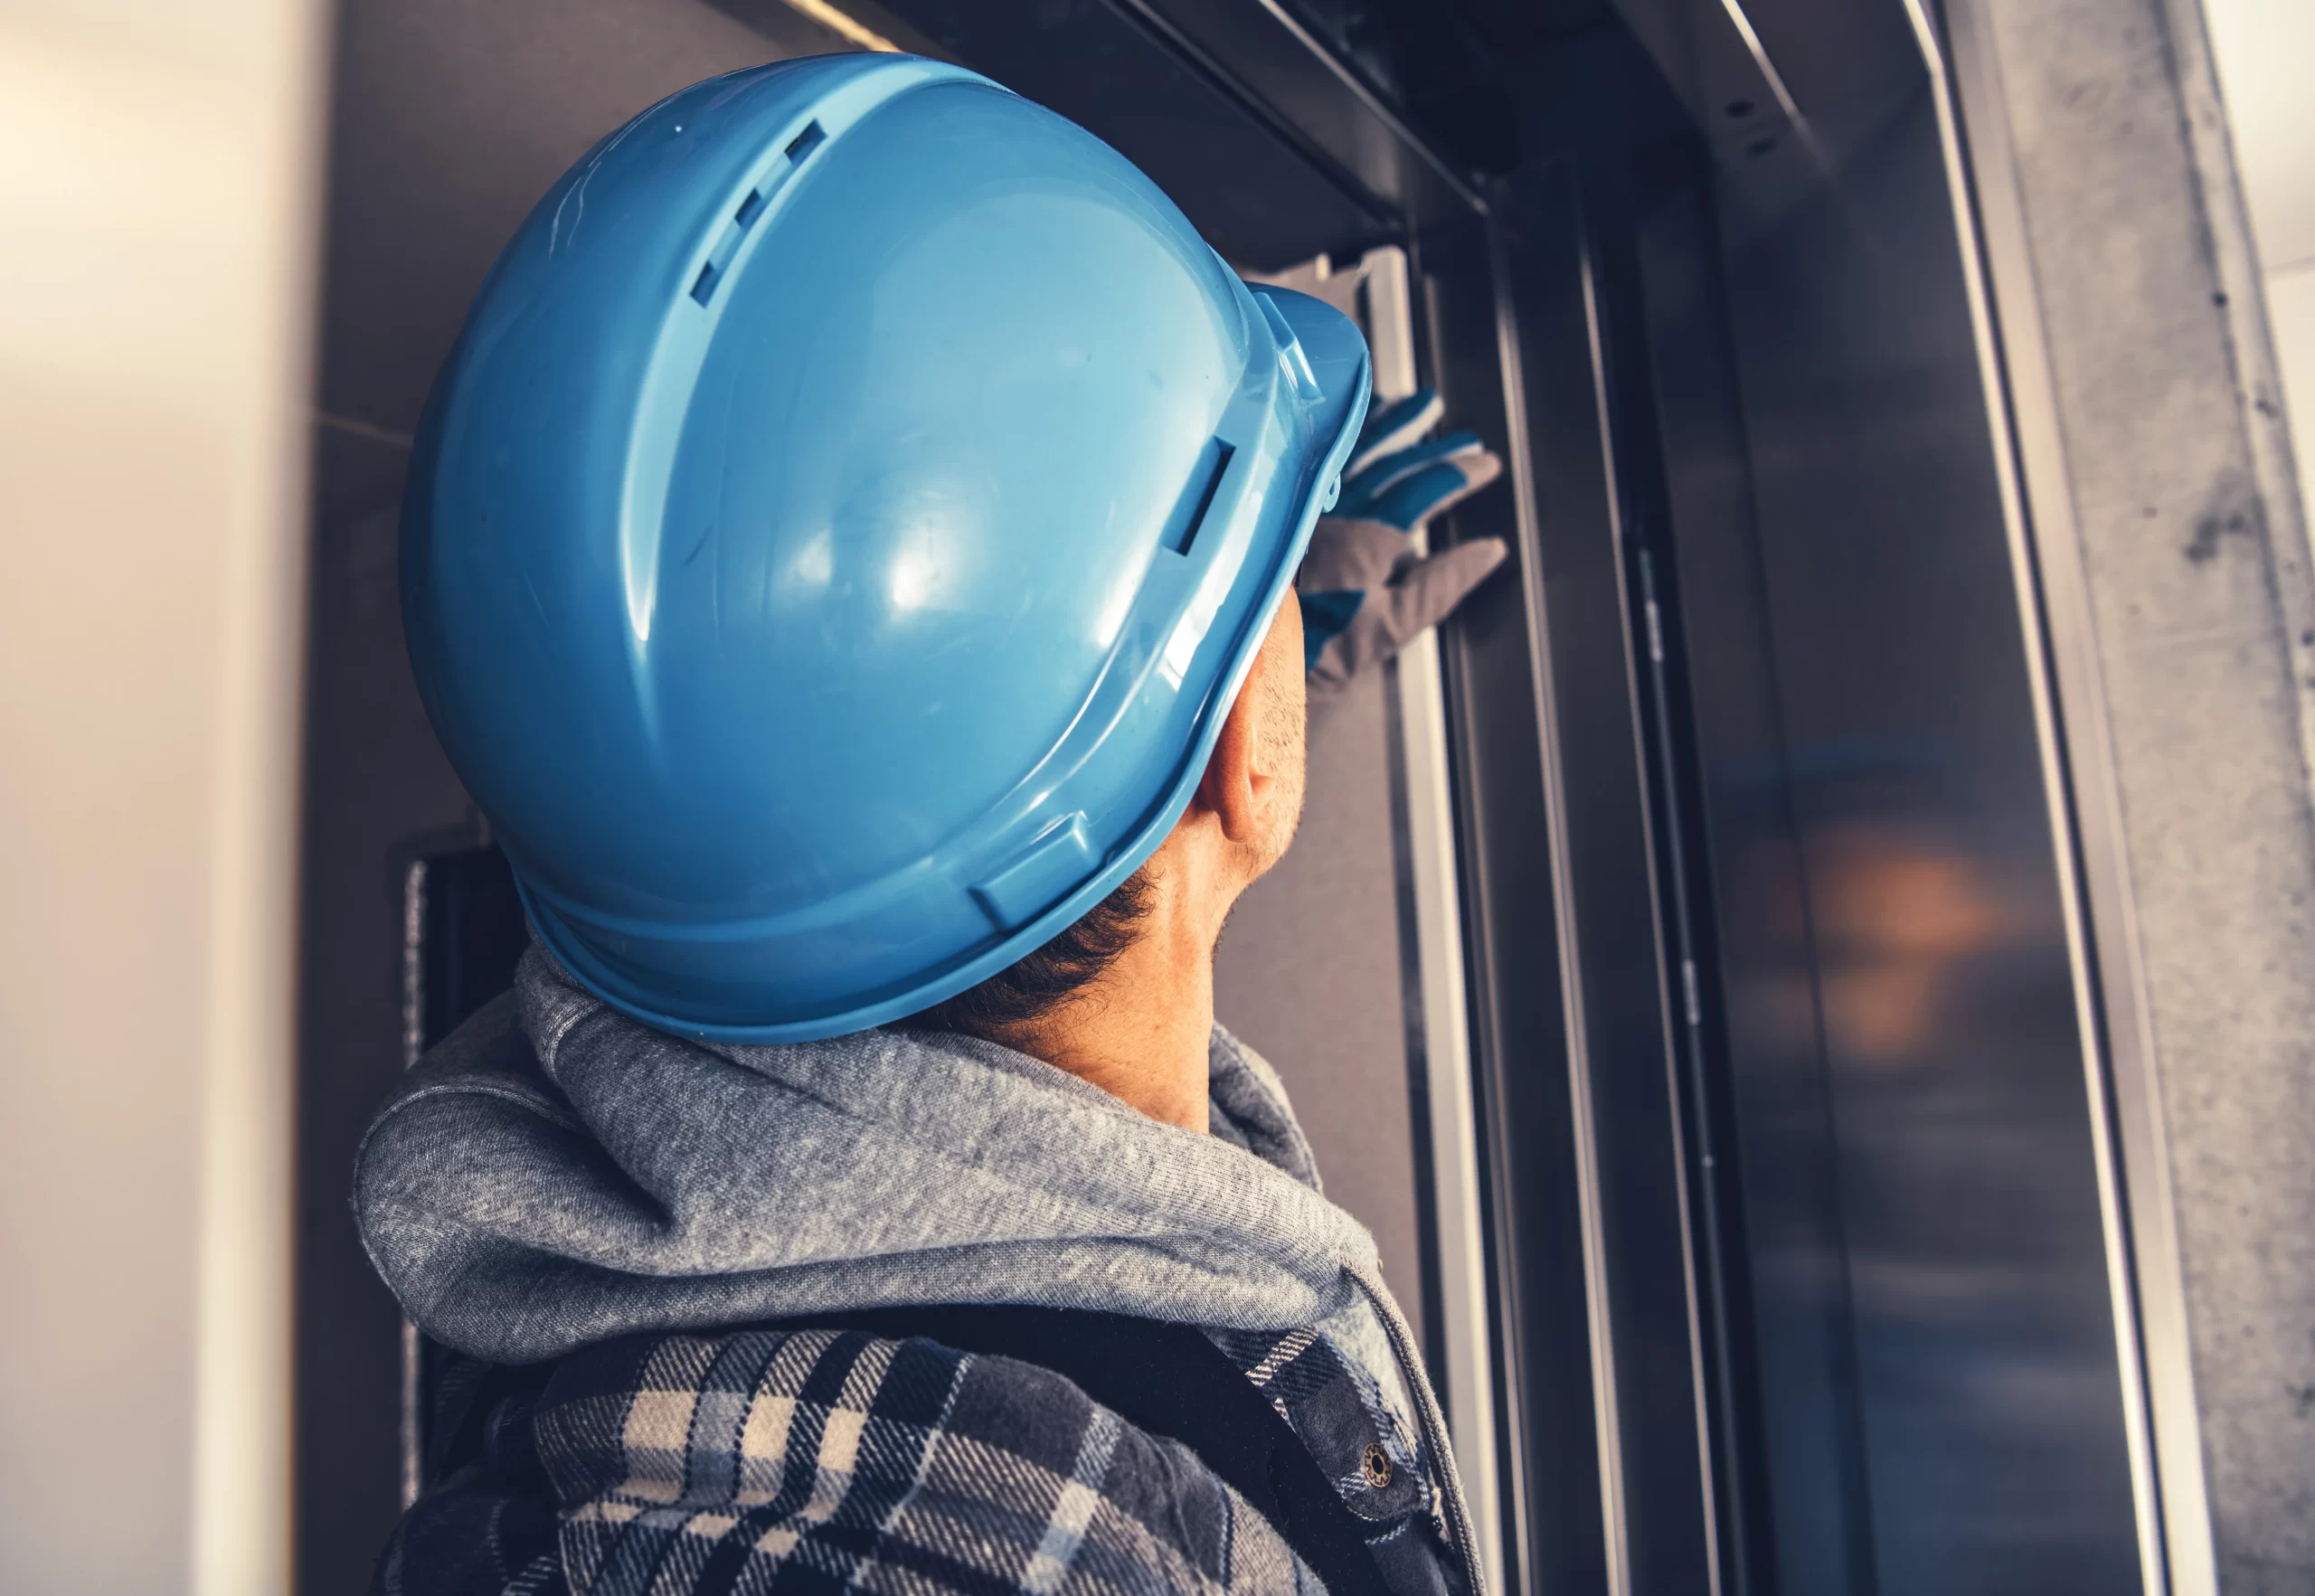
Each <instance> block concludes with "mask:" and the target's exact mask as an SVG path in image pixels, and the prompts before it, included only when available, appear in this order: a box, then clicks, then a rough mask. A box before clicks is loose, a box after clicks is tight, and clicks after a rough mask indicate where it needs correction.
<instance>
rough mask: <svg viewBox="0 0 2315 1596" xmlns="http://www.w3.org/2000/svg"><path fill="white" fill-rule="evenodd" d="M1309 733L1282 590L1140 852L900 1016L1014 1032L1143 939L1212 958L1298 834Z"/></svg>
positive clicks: (937, 1026) (1100, 977) (991, 1032)
mask: <svg viewBox="0 0 2315 1596" xmlns="http://www.w3.org/2000/svg"><path fill="white" fill-rule="evenodd" d="M1306 731H1307V725H1306V718H1305V704H1304V698H1303V674H1302V614H1301V609H1300V607H1299V605H1297V604H1295V603H1294V602H1293V600H1292V598H1291V596H1289V598H1288V600H1287V602H1285V603H1283V604H1280V606H1279V610H1278V617H1277V619H1275V620H1273V621H1272V622H1271V628H1270V632H1269V635H1268V636H1267V637H1264V638H1263V640H1262V646H1261V651H1260V652H1259V653H1257V654H1256V655H1255V656H1254V663H1253V666H1252V669H1251V670H1250V671H1249V672H1248V673H1247V675H1246V680H1245V685H1243V687H1241V688H1240V689H1239V692H1238V697H1237V701H1236V703H1234V704H1232V705H1231V708H1230V713H1229V715H1228V717H1227V718H1226V719H1225V720H1224V722H1223V726H1222V735H1221V738H1220V740H1219V741H1216V742H1215V744H1214V755H1213V757H1212V758H1211V759H1209V760H1207V761H1206V767H1205V779H1203V780H1201V781H1200V782H1199V783H1198V787H1197V791H1196V793H1195V796H1193V797H1192V798H1191V799H1190V805H1189V807H1188V808H1187V809H1186V810H1185V811H1184V812H1183V815H1182V817H1181V819H1180V820H1179V821H1178V822H1176V824H1175V826H1174V829H1173V831H1172V832H1171V834H1169V835H1168V836H1167V838H1166V840H1165V842H1164V843H1163V844H1161V845H1159V846H1158V851H1157V852H1156V853H1155V854H1153V855H1150V857H1149V860H1148V863H1147V864H1144V865H1142V867H1141V868H1140V869H1139V870H1137V871H1135V872H1134V873H1133V874H1131V875H1129V876H1128V877H1127V878H1126V880H1125V882H1124V883H1123V884H1122V885H1120V887H1119V888H1118V889H1117V890H1116V891H1115V892H1111V893H1110V895H1109V896H1108V897H1107V898H1105V899H1103V900H1102V901H1101V902H1100V903H1098V904H1096V905H1095V906H1094V907H1093V909H1092V910H1091V911H1090V912H1088V913H1087V914H1086V915H1085V916H1084V918H1082V919H1081V920H1079V921H1077V922H1076V923H1075V924H1073V925H1072V926H1070V927H1069V928H1068V929H1067V930H1064V931H1063V932H1062V933H1061V934H1060V935H1059V936H1057V937H1055V938H1054V939H1053V940H1051V941H1049V942H1047V943H1045V944H1044V946H1043V947H1042V948H1039V949H1037V950H1036V951H1035V952H1034V953H1031V954H1030V955H1029V956H1028V957H1027V958H1025V959H1021V960H1020V961H1019V962H1017V963H1016V964H1013V965H1011V966H1009V967H1007V968H1005V969H1002V970H1000V971H998V972H997V974H996V975H994V976H991V977H989V978H988V979H987V980H986V981H983V982H982V983H981V984H980V985H978V987H969V988H967V989H966V990H965V991H962V992H959V994H958V995H957V996H954V997H951V998H950V999H949V1000H948V1001H947V1002H945V1003H940V1004H935V1005H934V1006H932V1007H931V1008H928V1009H925V1010H923V1011H922V1012H921V1013H919V1014H915V1015H911V1016H909V1018H908V1019H906V1020H904V1021H902V1024H903V1025H907V1026H909V1027H911V1028H912V1029H926V1030H943V1031H963V1032H966V1033H968V1034H972V1035H976V1036H985V1037H988V1038H990V1039H992V1040H1000V1041H1001V1040H1006V1039H1008V1038H1017V1037H1018V1036H1019V1035H1020V1034H1021V1033H1022V1032H1023V1031H1024V1030H1025V1029H1032V1028H1035V1027H1036V1026H1038V1025H1041V1024H1043V1023H1044V1022H1047V1021H1049V1020H1051V1019H1054V1018H1055V1017H1057V1016H1058V1017H1064V1018H1065V1017H1066V1016H1065V1015H1064V1014H1063V1011H1065V1010H1066V1009H1068V1008H1069V1007H1071V1006H1072V1005H1077V1004H1082V1003H1083V1002H1085V1001H1086V1000H1088V999H1089V998H1091V997H1093V996H1096V995H1097V993H1098V992H1099V990H1100V988H1101V986H1102V984H1103V982H1104V978H1105V977H1110V976H1111V975H1112V972H1114V971H1115V970H1116V969H1117V968H1118V967H1119V965H1120V961H1121V960H1123V959H1125V958H1126V956H1127V955H1128V954H1129V953H1130V952H1131V951H1132V949H1134V947H1135V946H1136V944H1137V943H1139V942H1140V941H1142V940H1145V939H1147V938H1150V937H1153V936H1167V935H1186V936H1188V937H1190V938H1193V939H1202V942H1203V949H1202V951H1203V953H1204V954H1205V956H1207V957H1211V955H1212V953H1213V950H1214V942H1215V940H1217V939H1218V938H1219V937H1220V936H1221V934H1222V927H1223V922H1224V921H1226V920H1227V919H1228V918H1229V914H1230V910H1231V908H1232V906H1233V904H1235V903H1236V902H1237V901H1238V895H1239V894H1240V893H1241V892H1244V891H1245V890H1246V888H1247V887H1249V886H1251V885H1252V884H1253V883H1254V882H1255V881H1257V880H1258V879H1260V878H1261V875H1262V874H1263V873H1264V872H1266V871H1268V870H1269V869H1270V867H1271V865H1273V864H1277V863H1278V862H1279V860H1280V859H1281V858H1283V857H1284V856H1285V854H1286V850H1287V848H1288V846H1289V845H1290V844H1291V843H1292V842H1293V840H1294V828H1295V826H1296V825H1297V824H1298V823H1299V821H1300V819H1301V817H1302V789H1303V776H1304V771H1305V753H1306V751H1305V737H1306Z"/></svg>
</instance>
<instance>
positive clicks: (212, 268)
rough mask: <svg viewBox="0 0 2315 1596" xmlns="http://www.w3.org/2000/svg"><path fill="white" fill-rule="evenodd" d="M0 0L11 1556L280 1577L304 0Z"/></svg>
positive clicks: (3, 1327) (303, 265) (1, 761)
mask: <svg viewBox="0 0 2315 1596" xmlns="http://www.w3.org/2000/svg"><path fill="white" fill-rule="evenodd" d="M318 14H319V8H318V7H317V6H316V5H309V4H307V0H208V3H207V4H203V5H194V6H187V5H170V4H165V3H164V0H0V684H5V687H0V882H5V883H6V886H7V895H8V902H7V911H6V913H5V917H0V1590H5V1591H11V1592H15V1591H23V1592H27V1593H31V1592H39V1593H40V1596H62V1593H71V1592H113V1591H118V1592H123V1593H130V1592H134V1593H135V1596H156V1593H159V1592H171V1591H201V1592H204V1593H213V1596H229V1593H230V1596H271V1593H273V1592H279V1591H285V1590H286V1589H287V1584H286V1568H287V1557H286V1554H287V1541H288V1533H287V1523H288V1517H287V1507H288V1494H287V1479H288V1372H289V1367H290V1356H289V1336H288V1238H289V1222H288V1151H289V1149H288V1081H289V1072H288V1061H289V1035H290V1008H289V989H290V988H289V971H290V942H291V913H290V909H291V903H292V888H293V877H292V873H291V860H292V854H291V849H292V846H293V845H294V841H295V828H296V816H297V807H296V796H297V741H296V711H297V707H298V683H299V678H300V656H299V650H298V627H299V624H300V621H299V618H300V615H301V613H302V608H303V600H304V590H303V573H302V560H303V556H302V546H303V533H302V519H303V517H302V505H301V498H302V490H301V488H300V486H299V479H300V476H301V470H300V462H301V459H302V444H301V441H300V435H299V433H298V429H297V420H298V412H299V411H300V410H301V408H302V402H303V396H304V393H305V392H306V390H307V386H308V378H307V361H306V354H305V344H306V341H307V323H308V321H309V319H310V318H309V315H308V310H307V304H308V294H307V278H308V276H309V267H308V260H309V257H310V256H311V254H312V236H311V235H312V231H313V230H312V226H311V222H310V217H311V214H312V208H311V205H310V203H309V190H310V177H311V156H312V154H313V151H312V142H313V141H312V137H311V129H312V127H314V126H315V125H316V121H315V118H314V114H313V113H314V111H315V109H317V108H316V107H315V105H314V103H313V101H314V93H315V85H316V84H317V81H318V79H317V70H316V69H317V61H318V52H317V45H318V43H319V40H318V38H317V32H318V29H317V20H316V19H317V15H318Z"/></svg>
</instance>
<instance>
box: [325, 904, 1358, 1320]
mask: <svg viewBox="0 0 2315 1596" xmlns="http://www.w3.org/2000/svg"><path fill="white" fill-rule="evenodd" d="M1210 1065H1211V1072H1212V1074H1211V1088H1210V1090H1211V1094H1212V1100H1213V1113H1214V1134H1212V1135H1207V1136H1200V1135H1198V1134H1196V1133H1195V1132H1192V1131H1189V1130H1186V1129H1181V1128H1180V1127H1177V1126H1173V1125H1168V1124H1165V1123H1163V1122H1161V1121H1158V1120H1156V1119H1149V1118H1148V1117H1147V1116H1144V1115H1142V1114H1140V1113H1139V1112H1137V1111H1136V1110H1132V1109H1129V1108H1128V1107H1127V1106H1126V1105H1124V1104H1123V1103H1121V1102H1120V1101H1119V1100H1116V1099H1115V1098H1112V1097H1110V1095H1109V1094H1107V1093H1106V1092H1103V1091H1100V1090H1099V1089H1098V1088H1095V1087H1093V1086H1091V1085H1089V1084H1087V1083H1086V1082H1084V1081H1079V1080H1077V1079H1076V1078H1075V1077H1073V1076H1071V1075H1069V1074H1067V1073H1065V1072H1063V1071H1061V1070H1058V1069H1055V1068H1054V1067H1053V1066H1052V1065H1050V1064H1047V1063H1044V1062H1041V1061H1039V1060H1035V1059H1032V1058H1028V1057H1026V1056H1025V1055H1023V1054H1021V1053H1015V1052H1013V1051H1012V1050H1010V1049H1008V1048H1005V1047H1002V1046H999V1045H997V1044H992V1043H987V1042H982V1041H978V1040H976V1039H973V1038H969V1037H964V1036H959V1035H955V1034H947V1033H915V1032H902V1031H893V1030H875V1031H866V1032H861V1033H858V1034H854V1035H850V1036H843V1037H836V1038H832V1039H830V1040H828V1041H825V1042H817V1043H805V1044H794V1045H789V1046H778V1047H751V1046H743V1045H732V1044H710V1043H701V1042H694V1041H688V1040H685V1039H682V1038H678V1037H675V1036H671V1035H668V1034H665V1033H662V1032H658V1031H654V1030H652V1029H650V1028H648V1027H647V1026H645V1025H641V1024H640V1023H638V1022H637V1021H635V1020H632V1019H629V1018H628V1017H627V1016H626V1015H621V1014H619V1013H618V1012H617V1011H616V1010H613V1009H611V1008H610V1007H609V1006H606V1005H605V1004H603V1003H602V1002H600V1000H599V999H597V998H595V997H594V996H591V994H589V993H587V992H586V991H585V990H584V989H583V988H581V987H579V986H578V985H577V984H576V983H575V982H573V981H572V979H571V978H570V977H569V976H568V975H567V974H565V973H564V972H563V971H562V969H561V968H560V967H559V966H557V965H556V964H555V963H554V962H553V960H552V959H550V958H549V957H548V956H547V955H546V954H545V953H544V952H543V951H542V950H541V949H536V948H534V949H532V950H531V952H530V953H529V954H528V955H527V956H526V957H525V959H524V962H523V965H522V968H521V971H520V974H519V976H518V978H517V984H516V990H515V994H514V995H512V996H510V997H506V998H502V999H500V1000H498V1001H497V1002H496V1003H494V1004H492V1005H491V1006H488V1007H487V1008H486V1009H485V1010H484V1011H483V1012H482V1013H481V1014H478V1015H476V1017H475V1018H474V1019H473V1020H472V1021H470V1022H469V1023H468V1025H465V1026H462V1027H461V1028H460V1029H459V1031H458V1033H457V1034H454V1035H453V1036H451V1037H450V1038H449V1039H448V1040H447V1041H445V1042H444V1043H443V1044H441V1046H439V1048H437V1049H436V1050H435V1051H434V1052H433V1053H430V1055H429V1056H428V1058H427V1059H426V1060H425V1061H424V1062H421V1063H420V1066H419V1067H418V1068H417V1069H416V1070H414V1071H413V1072H411V1075H410V1077H409V1078H408V1079H407V1080H406V1081H405V1083H404V1085H403V1087H402V1090H401V1091H399V1092H398V1093H397V1094H396V1096H395V1097H394V1099H393V1100H392V1102H390V1103H389V1104H388V1106H387V1108H386V1110H384V1112H383V1114H382V1115H381V1116H380V1117H379V1119H378V1120H377V1122H376V1123H375V1124H374V1125H373V1127H372V1129H371V1130H370V1133H369V1135H368V1136H367V1137H366V1138H365V1139H364V1145H363V1148H362V1152H361V1155H360V1158H359V1161H358V1166H357V1172H356V1180H355V1191H354V1203H355V1210H356V1216H357V1219H358V1221H359V1223H360V1225H361V1229H362V1232H363V1239H364V1243H365V1245H366V1246H367V1247H368V1248H369V1250H370V1253H371V1257H372V1259H373V1261H374V1262H375V1263H376V1265H377V1267H378V1270H379V1272H380V1273H381V1274H382V1275H383V1277H384V1278H385V1280H386V1281H387V1283H388V1284H389V1285H390V1286H391V1287H392V1289H394V1291H395V1294H396V1295H397V1296H398V1297H400V1298H401V1299H402V1303H403V1306H404V1307H405V1308H406V1309H407V1310H408V1311H409V1313H410V1314H411V1317H412V1318H413V1319H414V1320H415V1321H416V1322H417V1323H418V1324H419V1326H420V1328H422V1329H424V1330H426V1331H427V1332H428V1333H429V1334H430V1335H431V1336H435V1337H436V1338H437V1339H438V1340H440V1341H442V1342H444V1343H446V1344H448V1345H449V1346H454V1347H457V1348H458V1349H460V1350H462V1351H466V1352H469V1353H472V1354H475V1355H478V1356H483V1357H487V1358H491V1359H494V1360H496V1361H500V1362H529V1361H534V1360H537V1359H542V1358H547V1357H553V1356H558V1355H562V1354H563V1353H566V1352H568V1351H570V1350H572V1348H574V1347H577V1346H582V1345H586V1344H588V1343H591V1342H594V1341H599V1340H601V1339H605V1338H607V1337H609V1336H615V1335H623V1334H627V1333H629V1332H633V1331H638V1330H648V1329H667V1328H677V1327H710V1326H713V1325H718V1324H729V1323H741V1322H745V1321H749V1320H754V1319H763V1318H776V1317H792V1316H799V1315H803V1314H824V1313H831V1312H843V1311H846V1310H848V1309H855V1308H871V1307H882V1306H888V1305H895V1304H902V1303H923V1302H1019V1303H1034V1304H1042V1305H1044V1306H1049V1307H1058V1308H1093V1309H1101V1310H1106V1311H1111V1312H1118V1313H1129V1314H1136V1315H1140V1316H1143V1317H1154V1318H1163V1319H1172V1320H1176V1321H1178V1322H1185V1323H1193V1324H1199V1325H1205V1326H1214V1327H1230V1328H1238V1329H1250V1330H1252V1329H1284V1328H1290V1327H1296V1326H1301V1325H1309V1324H1311V1323H1314V1322H1317V1321H1318V1320H1320V1319H1323V1318H1326V1317H1329V1316H1331V1315H1332V1314H1334V1313H1336V1312H1337V1311H1339V1310H1340V1309H1341V1308H1343V1307H1344V1306H1345V1304H1346V1302H1347V1300H1348V1299H1349V1294H1350V1290H1351V1287H1350V1285H1349V1283H1348V1278H1347V1276H1346V1270H1363V1271H1365V1272H1367V1273H1370V1274H1371V1272H1372V1270H1373V1268H1374V1261H1375V1245H1374V1242H1373V1240H1372V1238H1371V1237H1369V1236H1368V1234H1367V1232H1365V1229H1364V1228H1363V1227H1361V1226H1360V1225H1359V1224H1358V1223H1357V1222H1356V1220H1354V1219H1352V1218H1351V1217H1350V1215H1349V1214H1346V1213H1344V1212H1343V1211H1342V1210H1341V1209H1339V1208H1337V1207H1336V1206H1335V1205H1334V1204H1331V1203H1329V1202H1328V1201H1327V1200H1326V1198H1325V1197H1324V1195H1321V1193H1320V1192H1319V1190H1318V1181H1317V1176H1316V1172H1315V1169H1314V1166H1313V1165H1312V1161H1311V1158H1310V1154H1309V1144H1308V1143H1307V1142H1306V1141H1305V1140H1304V1139H1303V1137H1302V1134H1301V1131H1300V1129H1299V1127H1297V1126H1296V1124H1295V1122H1294V1119H1293V1115H1292V1112H1291V1110H1290V1109H1289V1108H1288V1107H1287V1104H1286V1100H1285V1095H1284V1093H1283V1091H1280V1089H1279V1087H1278V1085H1277V1081H1276V1077H1275V1076H1274V1075H1272V1074H1271V1072H1270V1070H1269V1067H1268V1066H1267V1065H1266V1064H1264V1063H1263V1062H1261V1060H1260V1059H1259V1058H1257V1057H1256V1056H1255V1055H1254V1054H1253V1053H1252V1052H1251V1051H1250V1050H1248V1049H1246V1048H1244V1047H1243V1045H1242V1044H1239V1043H1238V1042H1237V1041H1236V1040H1235V1039H1234V1038H1233V1037H1232V1036H1231V1035H1230V1034H1229V1033H1228V1032H1226V1031H1224V1030H1223V1029H1222V1028H1220V1027H1219V1026H1217V1027H1216V1028H1215V1031H1214V1040H1213V1043H1212V1045H1211V1049H1210Z"/></svg>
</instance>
